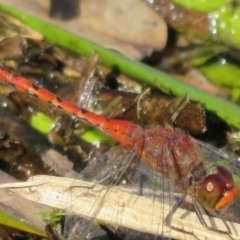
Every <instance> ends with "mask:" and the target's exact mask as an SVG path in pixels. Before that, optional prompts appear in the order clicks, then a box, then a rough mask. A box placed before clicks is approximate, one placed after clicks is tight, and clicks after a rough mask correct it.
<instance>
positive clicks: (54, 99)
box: [0, 67, 238, 224]
mask: <svg viewBox="0 0 240 240" xmlns="http://www.w3.org/2000/svg"><path fill="white" fill-rule="evenodd" d="M0 82H1V83H4V84H7V85H10V86H13V87H14V88H16V89H17V90H18V91H21V92H25V93H27V94H29V95H30V96H33V97H36V98H38V99H40V100H42V101H45V102H48V103H49V104H51V105H53V106H54V107H56V108H58V109H60V110H63V111H64V112H66V113H68V114H71V115H73V116H76V117H78V118H80V119H81V120H84V121H86V122H88V123H90V124H92V125H94V126H96V127H98V128H99V129H101V130H102V131H104V132H106V133H107V134H109V135H110V136H111V137H113V138H115V139H116V140H117V141H118V142H119V143H120V144H121V147H122V148H124V149H125V150H127V151H129V152H133V153H134V154H137V155H138V156H140V158H141V159H142V160H143V162H145V164H146V165H147V166H148V167H149V168H150V169H151V170H152V172H156V173H158V174H160V175H161V179H163V181H165V182H168V181H170V182H174V183H175V185H176V187H177V188H178V189H182V191H183V192H187V191H189V189H191V192H192V196H193V198H194V199H195V203H194V208H195V210H196V212H199V207H198V206H199V205H200V206H202V207H204V208H207V209H210V210H212V211H213V212H219V211H220V210H222V209H224V208H225V207H227V206H229V205H230V204H231V203H232V202H233V201H234V199H235V198H236V196H237V194H238V189H237V187H236V185H235V184H234V181H233V178H232V175H231V173H230V172H229V170H227V169H226V168H225V167H223V166H219V167H217V168H216V170H215V172H214V173H212V174H207V172H206V169H205V167H204V157H203V154H202V152H201V149H200V147H199V146H198V144H197V143H196V141H195V140H194V139H193V138H191V136H189V135H188V134H187V133H186V132H184V131H182V130H181V129H172V128H170V127H165V128H163V127H155V128H151V129H146V130H144V129H143V128H141V127H140V126H138V125H135V124H133V123H131V122H129V121H124V120H116V119H108V118H105V117H102V116H99V115H96V114H94V113H92V112H89V111H87V110H85V109H82V108H80V107H77V106H75V105H74V104H72V103H70V102H68V101H66V100H64V99H61V98H59V97H58V96H56V95H55V94H53V93H51V92H49V91H47V90H45V89H43V88H41V87H38V86H36V85H34V84H33V83H31V82H30V81H28V80H27V79H25V78H23V77H22V76H20V75H18V74H16V73H14V72H12V71H10V70H8V69H6V68H4V67H0ZM132 159H133V157H132ZM132 159H131V158H130V160H128V161H122V163H121V165H119V166H117V167H118V168H121V169H122V170H126V169H127V168H128V166H130V168H132V169H133V168H136V169H137V168H138V167H137V165H136V164H135V163H131V160H132ZM126 165H127V166H126ZM140 171H141V170H140ZM108 174H109V173H108ZM110 174H111V173H110ZM106 176H107V174H105V175H104V176H103V177H106ZM164 179H166V180H164ZM185 197H186V194H183V198H182V199H181V200H180V201H178V202H177V203H176V204H175V207H173V209H172V211H171V212H170V214H169V217H168V219H166V221H165V222H166V224H170V216H171V215H172V214H173V213H174V212H175V211H176V209H177V207H178V206H179V205H181V203H182V202H183V201H184V199H185ZM198 217H199V220H200V221H201V222H202V223H203V224H205V223H204V220H203V218H201V216H200V215H199V214H198Z"/></svg>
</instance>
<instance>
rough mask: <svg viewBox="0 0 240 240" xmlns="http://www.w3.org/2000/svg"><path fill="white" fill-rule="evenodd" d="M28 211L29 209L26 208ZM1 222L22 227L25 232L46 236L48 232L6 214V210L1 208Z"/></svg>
mask: <svg viewBox="0 0 240 240" xmlns="http://www.w3.org/2000/svg"><path fill="white" fill-rule="evenodd" d="M26 211H27V210H26ZM0 224H3V225H5V226H9V227H13V228H17V229H21V230H23V231H25V232H29V233H33V234H36V235H39V236H43V237H46V234H45V233H44V232H42V231H39V230H37V229H35V228H33V227H31V226H29V225H27V224H26V223H24V222H20V221H18V220H17V219H15V218H13V217H12V216H10V215H8V214H6V213H5V212H3V211H1V210H0Z"/></svg>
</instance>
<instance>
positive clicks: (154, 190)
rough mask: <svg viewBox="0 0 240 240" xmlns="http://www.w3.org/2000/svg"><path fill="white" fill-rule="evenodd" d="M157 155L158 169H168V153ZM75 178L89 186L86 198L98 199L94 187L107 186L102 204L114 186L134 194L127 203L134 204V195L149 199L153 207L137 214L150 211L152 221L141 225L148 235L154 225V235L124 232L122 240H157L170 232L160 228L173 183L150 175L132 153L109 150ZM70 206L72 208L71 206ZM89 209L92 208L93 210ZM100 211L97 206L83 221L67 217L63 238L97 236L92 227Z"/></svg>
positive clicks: (172, 190)
mask: <svg viewBox="0 0 240 240" xmlns="http://www.w3.org/2000/svg"><path fill="white" fill-rule="evenodd" d="M158 151H159V152H158V153H157V154H159V156H160V158H161V159H160V161H163V162H164V164H161V166H164V167H166V168H169V167H170V166H169V157H171V150H170V149H168V148H163V149H159V150H158ZM169 172H171V174H174V169H170V168H169ZM79 177H80V178H81V179H84V180H87V181H91V182H93V188H91V189H89V195H90V194H93V193H94V194H99V196H100V195H101V192H96V191H95V186H97V185H99V184H101V185H102V184H104V185H107V186H108V187H107V189H108V190H107V192H106V193H105V195H104V197H103V200H102V204H103V203H104V201H105V199H106V198H107V197H108V195H109V193H110V191H111V189H112V188H111V187H112V186H114V185H115V186H116V185H118V187H119V188H120V189H121V190H123V191H127V192H130V193H132V194H134V195H133V198H132V200H129V201H137V200H136V195H139V196H143V197H146V198H149V199H151V202H153V204H151V206H142V209H141V211H143V212H144V211H145V210H146V211H151V214H152V216H153V218H149V219H148V222H146V223H143V224H145V225H146V226H147V227H148V231H149V232H156V224H157V228H158V229H157V232H158V235H152V234H149V233H139V232H138V231H136V230H132V229H127V230H126V231H125V234H126V237H125V238H126V239H138V238H139V236H141V239H157V238H158V236H169V234H170V228H169V227H168V226H166V225H165V224H164V218H165V217H166V216H167V215H168V214H169V212H170V211H171V208H172V206H173V201H174V182H172V181H169V180H167V179H164V178H162V177H161V176H160V175H158V174H155V173H153V172H151V171H150V170H149V169H148V167H147V166H146V165H145V164H144V162H143V161H142V160H141V159H140V157H139V156H138V155H137V154H136V153H135V152H131V151H127V150H124V149H122V148H121V147H115V148H112V149H110V151H108V152H107V153H105V154H103V155H102V156H100V158H98V159H97V160H96V161H95V162H93V163H92V164H91V166H89V167H87V168H86V169H85V170H84V171H83V172H81V174H80V176H79ZM73 184H74V183H73ZM134 196H135V197H134ZM80 197H81V196H80ZM72 204H74V202H73V203H72ZM155 205H157V206H158V208H155V207H154V206H155ZM159 206H160V207H159ZM83 207H84V206H83ZM92 207H93V208H94V207H95V206H92ZM100 210H101V206H99V207H98V208H97V210H95V212H94V214H93V215H92V216H91V217H89V218H83V217H81V216H76V217H71V216H70V217H67V221H66V224H65V236H66V238H67V239H71V240H72V239H85V236H86V237H87V238H89V237H90V236H91V237H92V236H96V235H97V233H96V231H95V228H93V226H94V225H93V223H94V220H95V218H96V216H97V215H98V213H99V211H100ZM69 211H71V209H69ZM126 214H128V213H126ZM129 214H131V213H129ZM152 219H159V224H158V223H156V222H153V220H152ZM170 219H171V216H170ZM151 228H154V229H151ZM80 236H81V237H80ZM165 239H168V238H165Z"/></svg>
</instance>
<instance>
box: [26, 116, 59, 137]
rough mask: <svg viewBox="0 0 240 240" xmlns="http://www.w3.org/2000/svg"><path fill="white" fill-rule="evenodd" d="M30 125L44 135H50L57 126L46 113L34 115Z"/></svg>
mask: <svg viewBox="0 0 240 240" xmlns="http://www.w3.org/2000/svg"><path fill="white" fill-rule="evenodd" d="M29 123H30V125H31V126H32V127H33V128H35V129H37V130H38V131H39V132H41V133H43V134H47V133H49V132H50V131H51V130H52V128H53V127H54V126H55V120H53V119H52V118H50V117H49V116H47V115H46V114H44V113H41V112H38V113H36V114H33V115H32V116H31V118H30V120H29Z"/></svg>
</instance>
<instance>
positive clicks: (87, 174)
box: [64, 147, 136, 240]
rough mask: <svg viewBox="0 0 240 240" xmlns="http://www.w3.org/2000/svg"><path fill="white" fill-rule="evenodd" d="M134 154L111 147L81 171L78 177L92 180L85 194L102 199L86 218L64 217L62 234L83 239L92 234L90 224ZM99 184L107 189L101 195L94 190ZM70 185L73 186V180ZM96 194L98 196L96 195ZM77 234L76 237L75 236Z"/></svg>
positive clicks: (68, 237) (71, 239) (69, 237)
mask: <svg viewBox="0 0 240 240" xmlns="http://www.w3.org/2000/svg"><path fill="white" fill-rule="evenodd" d="M135 155H136V153H135V152H131V151H126V150H124V149H122V148H121V147H115V148H111V149H110V150H109V151H108V152H106V153H105V154H103V155H102V156H100V158H99V159H97V160H96V161H95V162H94V163H92V164H91V165H90V166H88V167H87V168H86V169H84V170H83V171H82V172H81V174H80V175H79V178H81V179H83V180H87V181H91V182H93V186H92V188H90V189H89V191H88V193H87V195H88V196H89V197H91V195H93V194H94V195H95V198H96V199H98V198H99V199H102V200H101V202H100V204H99V202H98V203H96V204H95V203H94V204H93V206H92V207H91V209H94V210H93V213H92V214H91V216H89V217H88V218H85V219H84V218H79V216H78V217H72V218H71V217H67V218H66V221H67V224H66V228H65V229H64V235H65V236H67V239H68V240H73V239H85V238H86V237H87V236H90V235H92V234H93V231H92V230H91V226H92V225H93V222H94V220H96V217H97V215H98V213H99V212H100V210H101V208H102V206H103V204H104V202H105V200H106V198H107V197H108V195H109V193H110V192H111V187H112V186H114V185H116V184H118V182H119V179H121V177H122V176H123V174H124V172H125V170H126V169H127V168H128V166H129V164H130V162H131V161H132V159H133V158H134V156H135ZM98 160H99V161H98ZM100 184H101V185H102V184H104V185H107V190H106V192H105V194H104V196H102V194H101V191H99V189H98V190H95V189H96V188H97V187H98V186H100ZM72 187H74V181H73V184H72ZM70 191H71V189H70ZM98 195H99V197H97V196H98ZM79 197H81V196H79ZM74 204H75V203H74V202H72V205H74ZM98 204H99V205H98ZM83 207H84V206H83ZM68 211H70V212H71V209H68ZM80 217H81V216H80ZM79 220H80V222H79ZM69 226H71V227H69ZM77 236H78V238H76V237H77Z"/></svg>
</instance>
